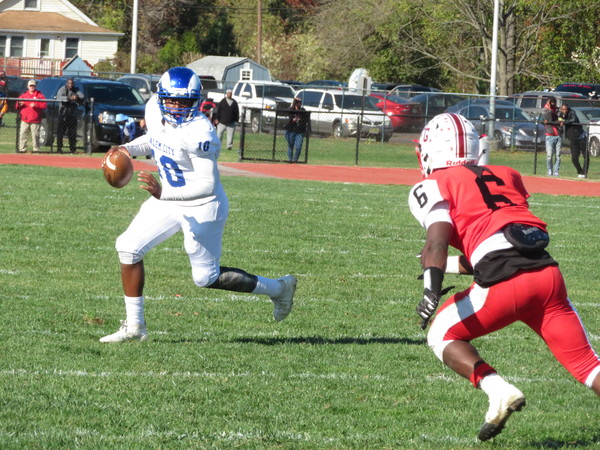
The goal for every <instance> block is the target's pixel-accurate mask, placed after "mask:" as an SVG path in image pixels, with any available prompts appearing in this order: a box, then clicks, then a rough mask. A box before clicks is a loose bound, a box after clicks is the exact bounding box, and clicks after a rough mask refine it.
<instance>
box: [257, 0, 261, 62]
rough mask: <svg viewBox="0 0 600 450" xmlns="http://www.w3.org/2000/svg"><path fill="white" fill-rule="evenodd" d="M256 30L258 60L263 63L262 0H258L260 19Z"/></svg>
mask: <svg viewBox="0 0 600 450" xmlns="http://www.w3.org/2000/svg"><path fill="white" fill-rule="evenodd" d="M257 27H258V29H257V32H256V62H257V63H259V64H262V62H261V59H262V54H261V53H262V0H258V19H257Z"/></svg>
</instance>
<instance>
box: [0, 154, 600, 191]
mask: <svg viewBox="0 0 600 450" xmlns="http://www.w3.org/2000/svg"><path fill="white" fill-rule="evenodd" d="M0 164H31V165H37V166H50V167H73V168H82V169H98V170H99V169H100V159H99V158H94V157H85V156H70V155H48V154H40V155H33V154H0ZM219 166H220V167H221V172H222V173H223V174H224V175H245V176H252V175H255V176H269V177H275V178H284V179H292V180H316V181H335V182H344V183H367V184H403V185H413V184H415V183H417V182H418V181H420V180H421V174H420V172H419V170H417V169H388V168H378V167H342V166H311V165H307V164H270V163H219ZM133 167H134V169H135V170H155V169H156V166H155V165H154V164H152V163H150V162H146V161H145V160H134V161H133ZM524 180H525V187H526V188H527V190H528V191H529V192H531V193H542V194H554V195H578V196H587V197H597V196H600V182H597V181H590V180H568V179H562V178H548V177H538V176H526V177H524Z"/></svg>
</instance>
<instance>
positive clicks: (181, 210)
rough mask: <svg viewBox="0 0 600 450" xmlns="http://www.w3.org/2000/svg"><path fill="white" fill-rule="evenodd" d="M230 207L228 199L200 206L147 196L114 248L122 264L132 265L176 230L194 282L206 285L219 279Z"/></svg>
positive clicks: (202, 285) (224, 198) (201, 285)
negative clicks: (181, 237)
mask: <svg viewBox="0 0 600 450" xmlns="http://www.w3.org/2000/svg"><path fill="white" fill-rule="evenodd" d="M228 213H229V206H228V202H227V197H223V198H222V199H217V200H213V201H210V202H208V203H206V204H203V205H200V206H182V205H181V204H177V202H172V201H164V200H162V201H161V200H157V199H156V198H154V197H150V198H149V199H148V200H146V201H145V202H144V203H143V204H142V207H141V208H140V210H139V212H138V213H137V215H136V216H135V218H134V219H133V221H132V222H131V224H130V225H129V227H128V228H127V230H125V232H124V233H123V234H121V236H119V237H118V238H117V242H116V249H117V252H118V253H119V260H120V261H121V263H123V264H135V263H137V262H139V261H141V260H142V259H143V258H144V255H145V254H146V253H147V252H148V251H149V250H150V249H152V248H154V247H155V246H157V245H158V244H160V243H161V242H163V241H165V240H167V239H168V238H170V237H171V236H173V235H174V234H175V233H177V232H178V231H180V230H181V231H182V232H183V244H184V247H185V251H186V252H187V254H188V256H189V258H190V264H191V266H192V277H193V279H194V283H196V285H198V286H200V287H205V286H209V285H210V284H212V283H213V282H214V281H215V280H216V279H217V278H218V276H219V265H220V260H221V250H222V240H223V231H224V228H225V222H226V221H227V215H228Z"/></svg>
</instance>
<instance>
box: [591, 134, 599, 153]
mask: <svg viewBox="0 0 600 450" xmlns="http://www.w3.org/2000/svg"><path fill="white" fill-rule="evenodd" d="M590 156H593V157H597V156H600V140H598V138H597V137H593V138H591V139H590Z"/></svg>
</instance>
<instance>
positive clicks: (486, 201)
mask: <svg viewBox="0 0 600 450" xmlns="http://www.w3.org/2000/svg"><path fill="white" fill-rule="evenodd" d="M527 198H529V193H528V192H527V190H526V189H525V186H524V184H523V179H522V178H521V175H520V174H519V172H517V171H516V170H514V169H512V168H511V167H506V166H457V167H449V168H447V169H441V170H436V171H434V172H433V173H432V174H431V175H430V176H429V177H427V178H426V179H425V180H423V181H422V182H420V183H418V184H416V185H415V186H413V188H412V190H411V191H410V195H409V206H410V209H411V212H412V213H413V215H414V216H415V218H416V219H417V220H418V221H419V222H420V223H421V225H422V226H425V223H426V217H427V214H429V212H430V211H431V209H432V208H433V207H434V206H435V205H436V204H439V203H440V202H444V201H445V202H446V204H447V207H448V210H449V214H450V218H451V219H452V223H453V225H454V233H453V235H452V239H451V240H450V245H452V246H453V247H455V248H457V249H458V250H460V251H461V252H462V253H463V254H464V255H465V256H466V257H467V258H468V259H469V260H470V259H471V255H472V253H473V251H474V250H475V249H476V248H477V246H478V245H479V244H481V242H483V241H484V240H486V239H487V238H489V237H490V236H492V235H493V234H494V233H496V232H497V231H499V230H500V229H502V228H503V227H504V226H505V225H507V224H509V223H522V224H525V225H534V226H536V227H538V228H540V229H542V230H544V231H546V223H545V222H543V221H542V220H540V219H539V218H538V217H536V216H535V215H533V214H532V213H531V211H529V205H528V203H527Z"/></svg>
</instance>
